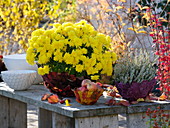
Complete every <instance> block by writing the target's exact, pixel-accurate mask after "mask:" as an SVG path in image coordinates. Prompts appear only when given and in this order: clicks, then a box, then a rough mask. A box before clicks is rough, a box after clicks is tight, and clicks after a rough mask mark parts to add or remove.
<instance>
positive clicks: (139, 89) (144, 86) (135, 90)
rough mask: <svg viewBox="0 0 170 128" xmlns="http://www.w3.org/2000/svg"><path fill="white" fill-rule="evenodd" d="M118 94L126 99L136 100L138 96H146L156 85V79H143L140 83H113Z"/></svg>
mask: <svg viewBox="0 0 170 128" xmlns="http://www.w3.org/2000/svg"><path fill="white" fill-rule="evenodd" d="M115 85H116V87H117V89H118V91H119V93H120V95H121V96H122V97H123V98H124V99H126V100H128V101H130V102H131V101H136V100H138V99H139V98H146V97H147V96H148V95H149V93H150V92H151V91H152V90H153V88H154V86H155V85H156V80H155V79H152V80H150V81H147V80H144V81H143V82H141V83H136V82H132V83H131V84H128V83H126V84H124V83H115Z"/></svg>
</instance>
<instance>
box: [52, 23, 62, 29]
mask: <svg viewBox="0 0 170 128" xmlns="http://www.w3.org/2000/svg"><path fill="white" fill-rule="evenodd" d="M59 26H61V24H59V23H55V24H54V25H53V27H54V28H58V27H59Z"/></svg>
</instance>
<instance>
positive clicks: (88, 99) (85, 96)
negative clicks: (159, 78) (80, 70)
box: [74, 79, 104, 105]
mask: <svg viewBox="0 0 170 128" xmlns="http://www.w3.org/2000/svg"><path fill="white" fill-rule="evenodd" d="M103 91H104V90H103V89H102V87H101V86H100V85H99V84H98V83H94V82H91V81H90V80H87V79H85V80H83V81H82V87H79V88H76V89H74V93H75V96H76V101H77V102H78V103H80V104H84V105H93V104H95V103H96V102H97V100H98V99H99V98H100V96H101V95H102V94H103Z"/></svg>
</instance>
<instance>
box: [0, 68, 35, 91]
mask: <svg viewBox="0 0 170 128" xmlns="http://www.w3.org/2000/svg"><path fill="white" fill-rule="evenodd" d="M36 74H37V72H36V71H35V70H11V71H2V72H1V77H2V80H3V81H4V82H5V83H6V84H7V85H8V86H9V87H10V88H12V89H14V90H26V89H28V88H29V87H30V86H31V85H32V84H33V83H34V81H35V78H36Z"/></svg>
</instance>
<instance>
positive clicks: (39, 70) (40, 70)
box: [38, 67, 45, 75]
mask: <svg viewBox="0 0 170 128" xmlns="http://www.w3.org/2000/svg"><path fill="white" fill-rule="evenodd" d="M38 74H40V75H44V74H45V72H44V69H43V68H42V67H40V68H38Z"/></svg>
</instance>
